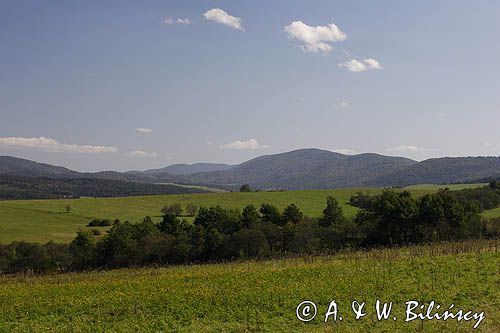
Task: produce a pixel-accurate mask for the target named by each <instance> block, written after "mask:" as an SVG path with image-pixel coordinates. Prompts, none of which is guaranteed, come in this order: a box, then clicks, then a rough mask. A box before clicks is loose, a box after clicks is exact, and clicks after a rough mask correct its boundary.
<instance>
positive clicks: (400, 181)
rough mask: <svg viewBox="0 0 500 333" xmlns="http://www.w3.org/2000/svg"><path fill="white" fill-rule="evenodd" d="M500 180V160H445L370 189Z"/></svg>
mask: <svg viewBox="0 0 500 333" xmlns="http://www.w3.org/2000/svg"><path fill="white" fill-rule="evenodd" d="M493 179H500V157H442V158H432V159H428V160H425V161H422V162H420V163H417V164H414V165H410V166H408V167H405V168H401V169H399V170H396V171H395V172H392V173H389V174H387V175H383V176H380V177H376V178H373V179H371V180H370V181H368V182H367V183H366V185H368V186H388V185H390V186H408V185H413V184H450V183H467V182H476V181H480V180H481V181H489V180H493Z"/></svg>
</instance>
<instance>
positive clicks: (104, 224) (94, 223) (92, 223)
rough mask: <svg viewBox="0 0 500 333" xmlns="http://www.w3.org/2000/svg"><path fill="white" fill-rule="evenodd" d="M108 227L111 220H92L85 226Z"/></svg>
mask: <svg viewBox="0 0 500 333" xmlns="http://www.w3.org/2000/svg"><path fill="white" fill-rule="evenodd" d="M115 221H116V220H115ZM110 225H112V223H111V220H108V219H93V220H92V221H90V222H89V224H87V227H109V226H110Z"/></svg>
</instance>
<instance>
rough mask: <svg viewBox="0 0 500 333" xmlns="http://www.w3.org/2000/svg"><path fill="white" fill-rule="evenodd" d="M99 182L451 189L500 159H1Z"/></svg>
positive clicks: (496, 167)
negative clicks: (87, 163) (141, 167)
mask: <svg viewBox="0 0 500 333" xmlns="http://www.w3.org/2000/svg"><path fill="white" fill-rule="evenodd" d="M2 174H3V175H11V176H23V177H47V178H57V179H60V178H93V179H109V180H117V181H118V180H119V181H127V182H136V183H180V184H197V185H207V186H211V187H219V188H224V189H228V190H237V189H238V188H239V186H240V185H241V184H249V185H250V186H251V187H252V188H254V189H262V190H267V189H286V190H296V189H326V188H343V187H375V186H376V187H388V186H395V187H400V186H407V185H413V184H424V183H431V184H449V183H462V182H474V181H477V180H479V179H481V180H485V179H497V178H500V157H454V158H450V157H443V158H432V159H428V160H425V161H422V162H417V161H414V160H411V159H408V158H404V157H392V156H384V155H379V154H372V153H365V154H359V155H344V154H340V153H335V152H331V151H327V150H320V149H314V148H311V149H299V150H294V151H290V152H285V153H279V154H273V155H263V156H259V157H257V158H254V159H251V160H249V161H246V162H243V163H241V164H238V165H228V164H215V163H196V164H191V165H189V164H174V165H170V166H167V167H165V168H161V169H152V170H146V171H130V172H116V171H102V172H97V173H81V172H77V171H73V170H70V169H67V168H64V167H60V166H52V165H49V164H44V163H37V162H33V161H29V160H25V159H20V158H16V157H10V156H0V175H2Z"/></svg>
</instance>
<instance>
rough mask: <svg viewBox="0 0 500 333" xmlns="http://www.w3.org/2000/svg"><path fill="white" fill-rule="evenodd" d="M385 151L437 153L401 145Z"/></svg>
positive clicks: (430, 149)
mask: <svg viewBox="0 0 500 333" xmlns="http://www.w3.org/2000/svg"><path fill="white" fill-rule="evenodd" d="M386 151H394V152H419V151H420V152H421V151H439V149H435V148H424V147H418V146H412V145H402V146H397V147H392V148H387V149H386Z"/></svg>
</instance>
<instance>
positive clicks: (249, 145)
mask: <svg viewBox="0 0 500 333" xmlns="http://www.w3.org/2000/svg"><path fill="white" fill-rule="evenodd" d="M270 147H271V146H268V145H261V144H259V143H258V142H257V140H255V139H249V140H247V141H240V140H236V141H233V142H230V143H226V144H223V145H220V146H219V148H221V149H237V150H255V149H265V148H270Z"/></svg>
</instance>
